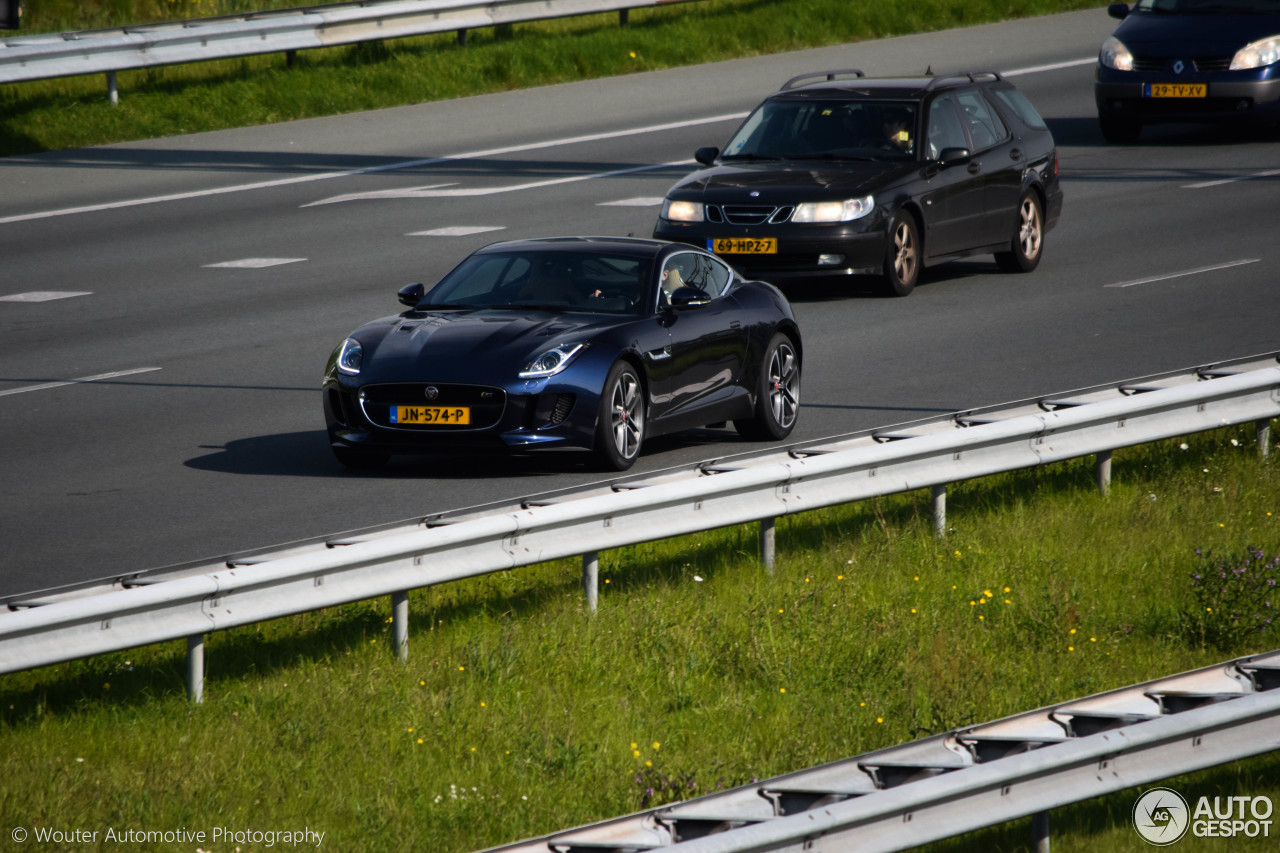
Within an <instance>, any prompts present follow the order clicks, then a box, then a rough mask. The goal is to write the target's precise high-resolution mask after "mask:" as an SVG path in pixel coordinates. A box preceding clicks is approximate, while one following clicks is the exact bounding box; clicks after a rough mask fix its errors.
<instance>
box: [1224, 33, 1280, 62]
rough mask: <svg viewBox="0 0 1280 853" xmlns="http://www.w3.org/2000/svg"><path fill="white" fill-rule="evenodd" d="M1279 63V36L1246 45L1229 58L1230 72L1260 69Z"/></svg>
mask: <svg viewBox="0 0 1280 853" xmlns="http://www.w3.org/2000/svg"><path fill="white" fill-rule="evenodd" d="M1277 61H1280V36H1272V37H1271V38H1268V39H1262V41H1255V42H1254V43H1253V44H1246V45H1245V46H1244V47H1242V48H1240V49H1239V50H1238V51H1236V55H1235V56H1233V57H1232V58H1231V70H1232V71H1241V70H1244V69H1246V68H1261V67H1263V66H1264V65H1272V64H1274V63H1275V62H1277Z"/></svg>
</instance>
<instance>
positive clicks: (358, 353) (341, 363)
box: [338, 338, 364, 376]
mask: <svg viewBox="0 0 1280 853" xmlns="http://www.w3.org/2000/svg"><path fill="white" fill-rule="evenodd" d="M363 362H364V347H362V346H360V342H359V341H357V340H356V339H355V338H347V339H346V340H345V341H343V342H342V349H340V350H339V351H338V370H339V371H341V372H342V373H345V374H347V375H348V376H355V375H356V374H357V373H359V372H360V366H361V364H362V363H363Z"/></svg>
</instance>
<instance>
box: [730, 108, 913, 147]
mask: <svg viewBox="0 0 1280 853" xmlns="http://www.w3.org/2000/svg"><path fill="white" fill-rule="evenodd" d="M916 116H917V104H915V103H912V102H909V101H881V100H866V101H851V100H822V101H818V100H803V101H802V100H790V99H779V100H774V101H768V102H766V103H764V104H762V105H761V106H760V108H759V109H757V110H756V111H755V112H754V113H752V114H751V115H750V116H749V117H748V118H747V120H746V121H745V122H744V123H743V125H742V127H741V128H739V130H738V132H737V133H736V134H735V135H734V137H733V139H731V140H729V144H728V145H727V146H726V147H725V150H724V154H723V156H722V159H724V160H760V159H769V160H806V159H808V160H812V159H819V160H822V159H830V160H846V159H847V160H866V159H873V160H913V159H915V147H914V140H915V136H916Z"/></svg>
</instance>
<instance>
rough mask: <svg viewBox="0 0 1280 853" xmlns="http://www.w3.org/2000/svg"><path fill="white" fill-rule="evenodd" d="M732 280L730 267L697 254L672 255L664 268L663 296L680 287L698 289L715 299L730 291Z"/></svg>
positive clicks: (682, 253)
mask: <svg viewBox="0 0 1280 853" xmlns="http://www.w3.org/2000/svg"><path fill="white" fill-rule="evenodd" d="M732 280H733V273H731V272H730V271H729V268H728V267H726V266H725V265H724V264H722V263H720V262H718V261H716V260H715V259H714V258H711V257H708V256H707V255H702V254H698V253H695V252H681V253H680V254H677V255H672V256H671V257H670V258H668V259H667V262H666V264H664V265H663V267H662V293H663V295H670V294H671V293H674V292H675V290H676V288H678V287H696V288H697V289H698V290H701V291H703V292H704V293H706V294H707V295H708V296H710V297H711V298H712V299H715V298H716V297H718V296H722V295H723V294H724V292H725V291H726V290H728V289H729V283H730V282H731V281H732Z"/></svg>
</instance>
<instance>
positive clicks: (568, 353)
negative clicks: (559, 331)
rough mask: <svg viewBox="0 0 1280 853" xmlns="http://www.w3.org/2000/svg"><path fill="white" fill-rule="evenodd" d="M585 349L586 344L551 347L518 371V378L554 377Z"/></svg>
mask: <svg viewBox="0 0 1280 853" xmlns="http://www.w3.org/2000/svg"><path fill="white" fill-rule="evenodd" d="M585 347H586V344H561V345H560V346H558V347H553V348H552V349H549V350H547V351H546V352H544V353H543V354H542V355H540V356H538V357H537V358H535V359H534V360H533V361H531V362H529V363H528V364H526V365H525V366H524V369H523V370H521V371H520V378H521V379H542V378H544V377H547V376H555V375H556V374H557V373H559V372H560V371H562V370H564V369H565V368H566V367H568V366H569V365H570V363H572V362H573V360H574V359H575V358H577V356H578V353H580V352H582V350H583V349H584V348H585Z"/></svg>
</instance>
